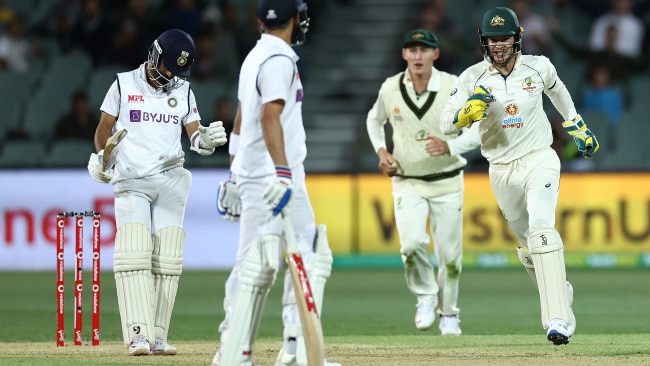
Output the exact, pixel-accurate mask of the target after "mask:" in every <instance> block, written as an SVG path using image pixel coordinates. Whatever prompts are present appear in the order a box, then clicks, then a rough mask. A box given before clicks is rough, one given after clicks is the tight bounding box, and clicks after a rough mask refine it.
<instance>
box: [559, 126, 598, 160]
mask: <svg viewBox="0 0 650 366" xmlns="http://www.w3.org/2000/svg"><path fill="white" fill-rule="evenodd" d="M562 127H564V129H565V130H566V132H568V133H569V135H571V136H572V137H573V141H574V142H575V143H576V145H577V146H578V150H579V151H580V152H582V155H583V156H584V157H585V159H589V158H590V157H591V156H592V155H593V154H595V153H596V151H598V149H599V148H600V145H599V144H598V140H596V135H594V133H593V132H591V130H590V129H589V128H587V124H586V123H585V121H583V120H582V117H581V116H580V115H577V116H576V118H574V119H572V120H570V121H564V122H562Z"/></svg>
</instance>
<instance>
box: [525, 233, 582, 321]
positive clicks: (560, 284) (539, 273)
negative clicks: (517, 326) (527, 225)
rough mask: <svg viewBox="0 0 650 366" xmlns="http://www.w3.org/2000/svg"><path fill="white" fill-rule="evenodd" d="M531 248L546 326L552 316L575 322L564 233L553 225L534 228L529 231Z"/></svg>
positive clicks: (529, 246) (543, 319)
mask: <svg viewBox="0 0 650 366" xmlns="http://www.w3.org/2000/svg"><path fill="white" fill-rule="evenodd" d="M528 248H529V249H530V256H531V257H532V259H533V264H534V266H535V275H536V278H537V284H538V286H537V287H538V290H539V300H540V305H541V310H542V326H544V329H546V327H547V326H548V322H549V321H550V320H552V319H561V320H563V321H564V322H566V323H567V324H571V323H573V313H572V311H571V304H570V303H569V299H568V296H567V295H568V294H567V292H568V291H567V281H566V269H565V266H564V245H563V244H562V238H560V234H559V233H558V232H557V230H555V229H553V228H543V229H534V230H532V231H531V233H530V235H528Z"/></svg>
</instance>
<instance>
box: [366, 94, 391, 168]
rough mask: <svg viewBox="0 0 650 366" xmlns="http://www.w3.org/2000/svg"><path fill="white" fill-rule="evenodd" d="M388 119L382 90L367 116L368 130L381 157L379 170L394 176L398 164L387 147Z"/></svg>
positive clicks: (374, 147) (373, 145) (371, 140)
mask: <svg viewBox="0 0 650 366" xmlns="http://www.w3.org/2000/svg"><path fill="white" fill-rule="evenodd" d="M387 120H388V115H387V114H386V109H385V108H384V102H383V98H382V97H381V90H380V91H379V97H378V98H377V100H376V101H375V103H374V104H373V106H372V108H370V110H369V111H368V116H367V117H366V130H368V137H369V138H370V142H371V143H372V147H373V149H374V150H375V153H377V156H378V157H379V170H380V171H381V172H382V173H383V174H386V175H388V176H392V175H394V174H395V173H396V172H397V169H398V164H397V163H396V162H395V159H394V158H393V155H392V154H391V153H389V152H388V149H386V133H385V132H384V125H385V124H386V121H387Z"/></svg>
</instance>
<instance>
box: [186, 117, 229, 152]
mask: <svg viewBox="0 0 650 366" xmlns="http://www.w3.org/2000/svg"><path fill="white" fill-rule="evenodd" d="M197 134H198V135H199V136H198V138H196V135H197ZM190 140H191V141H194V143H193V144H192V147H191V149H192V150H194V151H196V152H198V153H199V154H201V155H204V156H205V155H211V154H212V153H213V152H214V148H215V147H217V146H221V145H224V144H225V143H226V142H227V141H228V138H227V135H226V129H225V128H224V127H223V122H221V121H216V122H212V123H210V126H208V127H205V126H203V125H199V129H198V130H196V132H194V133H193V134H192V137H191V139H190Z"/></svg>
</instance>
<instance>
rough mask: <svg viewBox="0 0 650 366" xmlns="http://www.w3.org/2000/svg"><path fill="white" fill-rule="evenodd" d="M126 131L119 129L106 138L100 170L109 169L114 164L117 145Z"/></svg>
mask: <svg viewBox="0 0 650 366" xmlns="http://www.w3.org/2000/svg"><path fill="white" fill-rule="evenodd" d="M127 133H128V131H127V130H125V129H121V130H119V131H117V132H116V133H115V134H114V135H113V136H111V137H109V138H108V140H106V147H105V148H104V157H103V160H102V170H103V171H106V169H110V168H112V167H113V165H115V160H116V159H117V151H118V150H117V145H118V144H119V143H120V142H121V141H122V140H124V137H125V136H126V134H127Z"/></svg>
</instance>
